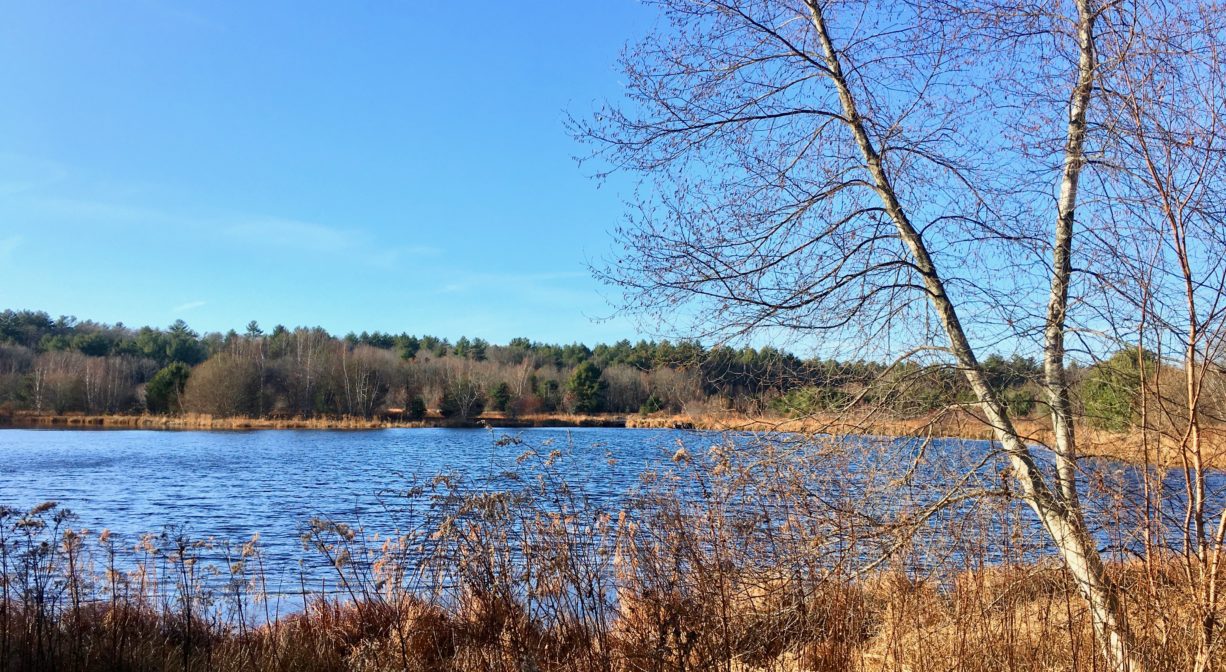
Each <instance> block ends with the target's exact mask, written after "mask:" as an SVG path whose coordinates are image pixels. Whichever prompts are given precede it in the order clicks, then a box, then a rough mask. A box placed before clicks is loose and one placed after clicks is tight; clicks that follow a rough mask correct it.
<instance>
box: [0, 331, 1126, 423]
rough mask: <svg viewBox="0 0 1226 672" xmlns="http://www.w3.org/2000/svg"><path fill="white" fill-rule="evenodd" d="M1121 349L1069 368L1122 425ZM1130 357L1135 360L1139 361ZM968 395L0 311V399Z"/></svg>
mask: <svg viewBox="0 0 1226 672" xmlns="http://www.w3.org/2000/svg"><path fill="white" fill-rule="evenodd" d="M1129 362H1130V360H1129V357H1128V354H1127V353H1122V354H1121V355H1120V356H1117V357H1115V358H1112V359H1109V360H1106V361H1105V362H1101V363H1098V364H1095V365H1093V366H1090V367H1086V368H1083V369H1075V371H1074V373H1075V378H1076V380H1077V382H1078V389H1079V391H1080V392H1081V396H1082V397H1084V406H1085V409H1086V411H1087V414H1088V415H1089V416H1090V417H1092V418H1095V419H1096V421H1097V422H1098V423H1099V424H1102V425H1103V426H1106V427H1110V428H1117V427H1120V426H1122V425H1123V424H1126V423H1127V422H1128V421H1129V419H1130V417H1131V415H1132V414H1133V413H1134V412H1135V408H1134V407H1135V405H1136V404H1135V399H1134V396H1135V392H1134V391H1135V389H1136V388H1137V385H1136V382H1137V381H1136V380H1134V378H1135V375H1133V374H1130V371H1134V370H1135V368H1136V367H1135V363H1134V364H1131V365H1130V364H1129ZM1130 367H1131V368H1130ZM984 368H985V370H986V371H987V372H988V374H989V380H990V384H991V385H992V386H994V387H995V388H997V389H998V390H1000V391H1001V393H1002V395H1003V397H1004V398H1005V399H1007V400H1008V403H1009V404H1010V405H1011V407H1012V408H1013V409H1014V410H1015V411H1016V412H1018V413H1019V414H1023V415H1025V414H1028V413H1032V412H1035V411H1036V407H1037V405H1038V402H1037V401H1036V395H1035V390H1036V389H1037V388H1036V381H1038V380H1039V379H1040V378H1041V375H1042V371H1041V367H1040V366H1039V364H1038V362H1036V361H1035V360H1034V359H1032V358H1028V357H1021V356H1013V357H1011V358H1004V357H1001V356H999V355H992V356H989V357H988V358H987V359H986V361H985V363H984ZM971 400H972V395H971V392H970V390H969V389H968V388H967V386H966V382H965V378H964V377H963V376H962V375H960V373H959V372H958V371H956V370H955V369H953V368H951V367H948V366H939V365H929V366H925V365H920V364H918V363H912V362H907V363H903V364H898V365H894V366H889V365H886V364H883V363H879V362H871V361H835V360H832V359H801V358H799V357H797V356H795V355H793V354H791V353H788V352H785V351H783V350H779V349H776V348H772V347H762V348H753V347H743V348H739V349H734V348H731V347H727V346H717V347H703V346H702V345H700V344H698V343H694V342H688V341H682V342H675V343H674V342H670V341H639V342H637V343H631V342H630V341H628V340H622V341H618V342H616V343H613V344H599V345H596V346H595V347H590V348H589V347H588V346H586V345H583V344H579V343H575V344H570V345H556V344H548V343H539V342H535V341H530V340H528V339H526V338H516V339H512V340H511V341H510V342H509V343H507V344H505V345H495V344H491V343H489V342H487V341H485V340H483V339H480V338H472V339H470V338H468V337H462V338H460V339H458V340H456V341H455V342H451V341H449V340H448V339H446V338H440V337H436V336H413V335H409V334H404V333H402V334H388V333H382V332H373V333H371V332H362V333H361V334H354V333H350V334H347V335H345V336H342V337H337V336H334V335H332V334H329V333H328V332H327V331H325V330H324V329H322V328H319V327H310V328H309V327H296V328H293V329H290V328H287V327H284V326H280V325H278V326H276V327H274V328H273V329H272V330H271V331H268V332H265V331H264V330H263V329H262V328H261V327H260V326H259V324H258V323H257V322H255V321H252V322H250V323H249V324H248V325H247V326H246V328H245V329H244V330H243V331H242V332H241V333H240V332H238V331H235V330H231V331H229V332H227V333H224V334H222V333H216V332H213V333H206V334H199V333H197V332H195V331H193V330H192V329H191V328H190V327H188V325H187V324H186V323H184V322H183V321H182V320H178V321H176V322H175V323H174V324H171V325H170V326H169V327H167V328H166V329H156V328H152V327H140V328H138V329H134V328H130V327H126V326H124V325H123V324H114V325H109V324H101V323H97V322H93V321H89V320H77V319H75V318H72V317H59V318H55V319H53V318H51V317H50V316H49V315H48V314H47V313H45V312H41V311H31V310H5V311H3V312H0V411H7V412H13V411H19V410H20V411H34V412H39V413H54V414H65V413H86V414H114V413H154V414H179V413H204V414H211V415H217V416H249V417H279V416H280V417H314V416H342V415H345V416H359V417H366V418H369V417H374V416H378V415H384V414H389V413H390V414H393V415H398V416H402V417H405V418H409V419H413V418H421V417H424V416H425V415H426V414H427V413H429V412H430V411H431V410H434V411H437V412H438V413H439V414H441V415H442V416H443V417H447V418H453V419H457V420H470V419H472V418H475V417H476V416H478V415H480V414H481V413H483V412H485V411H496V412H499V413H503V414H507V415H513V416H515V415H529V414H536V413H559V412H565V413H602V412H606V413H659V412H666V413H678V412H689V413H708V412H724V411H734V412H739V413H746V414H763V413H767V414H774V415H784V416H803V415H810V414H815V413H823V412H833V411H838V410H841V409H844V408H847V407H849V406H852V405H856V404H870V403H871V404H875V405H878V406H880V405H882V404H884V405H885V406H886V407H887V408H890V409H892V410H893V411H895V412H896V413H898V414H900V415H908V414H923V413H927V412H931V411H933V410H937V409H940V408H943V407H948V406H951V405H955V404H960V403H966V402H970V401H971Z"/></svg>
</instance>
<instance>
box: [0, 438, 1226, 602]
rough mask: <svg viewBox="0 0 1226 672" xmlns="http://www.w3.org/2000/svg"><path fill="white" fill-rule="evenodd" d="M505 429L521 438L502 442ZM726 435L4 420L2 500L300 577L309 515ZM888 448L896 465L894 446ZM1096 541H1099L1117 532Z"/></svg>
mask: <svg viewBox="0 0 1226 672" xmlns="http://www.w3.org/2000/svg"><path fill="white" fill-rule="evenodd" d="M507 436H510V437H514V439H515V440H514V441H507V440H506V439H505V437H507ZM727 440H732V441H733V442H741V443H742V444H747V443H748V441H749V437H748V436H744V435H742V436H741V437H739V438H738V437H737V436H732V437H731V439H729V437H727V436H725V435H720V434H716V433H711V432H693V431H677V430H646V429H630V430H628V429H610V428H572V429H559V428H539V429H527V430H481V429H386V430H371V431H320V430H301V431H295V430H268V431H241V432H240V431H218V432H204V431H137V430H93V431H90V430H19V429H6V430H0V504H3V505H8V506H13V507H17V508H20V509H28V508H30V507H32V506H34V505H36V504H38V503H40V502H43V501H48V500H53V501H56V502H58V503H59V504H60V505H61V506H63V507H67V508H69V509H71V510H72V511H73V512H74V513H76V514H77V516H78V521H77V522H76V523H75V526H77V527H83V528H87V529H90V530H93V531H95V532H96V531H99V530H101V529H104V528H105V529H109V530H111V531H112V533H114V534H117V535H120V538H122V539H124V540H125V542H127V543H129V544H131V543H134V540H136V539H138V538H139V535H141V534H143V533H148V532H154V533H157V532H161V531H162V530H164V529H167V528H168V527H173V528H175V529H178V530H181V531H182V532H184V533H186V534H187V535H189V536H191V537H193V538H208V537H213V538H216V539H220V540H229V541H233V542H239V543H241V542H242V541H245V540H246V539H248V538H250V537H251V535H253V534H255V533H259V534H260V535H261V543H262V545H263V547H264V549H265V554H266V561H267V563H268V569H269V570H271V573H272V574H273V575H274V576H277V575H279V576H281V577H282V579H283V580H285V581H288V582H290V583H293V582H294V581H296V580H297V579H296V577H297V575H298V571H299V568H300V567H303V566H304V565H303V564H301V563H304V562H306V563H308V564H309V563H312V562H314V563H322V560H321V559H320V558H318V557H313V556H312V555H311V554H310V553H307V552H304V550H303V546H302V542H301V534H302V532H303V530H304V527H305V525H306V523H307V521H308V520H309V519H311V518H312V517H323V518H329V519H333V520H337V521H344V522H348V523H358V524H362V525H364V526H365V527H366V528H367V529H368V530H372V531H377V532H381V533H385V534H386V533H390V532H393V531H394V526H395V522H394V520H393V519H391V518H389V514H388V512H387V510H386V509H385V507H384V505H383V502H384V501H385V500H384V499H383V495H384V494H386V493H387V492H389V491H394V490H396V489H398V488H403V487H405V486H406V485H407V484H410V483H412V482H414V481H419V480H420V479H423V478H428V477H431V476H433V475H435V474H438V473H442V472H452V473H458V474H462V475H464V476H465V477H466V478H468V479H470V480H472V481H473V482H475V483H478V484H480V483H481V482H483V481H485V482H489V483H491V484H496V483H497V482H498V479H499V478H500V476H499V475H500V474H504V473H505V472H506V471H508V470H513V469H515V467H516V458H517V457H519V456H520V455H521V454H523V453H524V451H525V450H527V449H530V448H531V449H535V450H537V451H538V452H542V453H548V452H550V451H552V450H555V449H556V450H562V451H563V452H564V453H566V459H565V460H563V461H561V462H559V465H560V466H559V469H560V471H561V473H562V475H563V476H564V477H565V479H566V481H567V482H568V483H570V484H571V485H573V486H576V487H578V488H580V489H582V491H583V492H584V493H585V494H586V495H589V496H591V497H593V498H594V499H596V500H597V501H599V502H604V503H607V504H608V507H609V509H610V510H615V509H616V507H617V506H618V501H619V499H620V498H621V497H623V496H625V495H626V493H628V492H630V491H631V490H632V489H633V488H634V487H635V485H636V484H637V483H639V482H640V476H641V474H642V473H643V472H644V471H645V470H652V469H658V468H661V467H663V466H665V465H671V464H672V462H671V460H672V458H673V456H674V453H675V452H676V451H677V450H678V448H679V447H682V446H684V447H685V448H686V449H687V450H689V451H690V452H692V453H694V454H699V453H700V452H703V451H706V450H707V449H708V448H709V447H710V446H712V445H714V444H717V443H721V442H723V441H727ZM781 440H782V439H781ZM953 446H957V447H958V448H957V450H956V451H955V450H954V448H953ZM989 449H990V446H989V444H987V443H986V442H967V441H946V442H940V441H938V442H936V443H935V444H934V447H933V451H934V452H936V453H939V454H954V453H955V452H956V453H957V454H958V455H960V456H962V457H961V458H959V459H965V456H967V455H971V456H973V455H976V454H980V455H982V454H984V453H986V452H987V451H988V450H989ZM942 450H945V453H941V451H942ZM881 459H882V460H883V461H886V462H888V461H889V460H893V459H896V456H888V455H887V456H885V457H883V458H881ZM937 459H947V458H939V457H938V458H937ZM859 464H860V465H861V466H847V465H844V468H846V469H847V470H848V471H851V472H855V471H857V470H860V469H862V468H864V467H863V465H864V463H863V462H861V463H859ZM895 466H898V465H895ZM947 466H948V465H947ZM1002 466H1003V463H1002V462H1001V461H1000V460H996V461H989V462H988V463H987V464H986V465H985V466H984V467H983V469H984V470H985V472H986V473H988V474H989V480H990V479H991V478H992V476H991V474H995V473H996V472H997V470H999V469H1000V468H1001V467H1002ZM1085 477H1086V478H1087V480H1090V481H1094V480H1097V481H1103V480H1108V481H1111V482H1112V483H1113V484H1114V485H1113V486H1112V488H1113V489H1114V491H1115V492H1116V493H1117V495H1118V494H1119V493H1120V492H1121V491H1122V492H1123V495H1122V498H1121V497H1120V496H1117V497H1115V498H1113V499H1111V500H1109V501H1108V500H1097V501H1096V500H1094V498H1093V497H1091V498H1090V499H1091V504H1090V506H1091V507H1093V508H1096V509H1097V511H1096V512H1095V513H1094V514H1093V515H1092V519H1093V518H1094V517H1101V516H1102V515H1117V516H1118V515H1119V513H1120V512H1121V510H1122V511H1124V512H1125V513H1130V512H1131V513H1135V512H1137V511H1139V510H1140V508H1139V507H1140V505H1139V504H1137V503H1136V502H1137V496H1138V495H1139V489H1140V488H1139V476H1138V474H1137V472H1136V470H1130V469H1125V468H1122V467H1121V466H1120V465H1118V464H1114V463H1101V464H1099V465H1097V466H1093V467H1091V468H1088V469H1087V472H1086V474H1085ZM1181 479H1182V477H1181V476H1180V475H1179V474H1177V473H1172V474H1168V478H1167V480H1168V484H1167V485H1168V488H1169V489H1170V490H1171V491H1172V492H1173V493H1177V492H1178V491H1179V490H1180V488H1181V482H1182V481H1181ZM1210 480H1211V483H1210V490H1211V492H1210V494H1211V497H1212V498H1213V499H1214V500H1216V501H1217V502H1219V503H1220V502H1221V501H1223V497H1224V496H1226V479H1224V478H1223V477H1222V475H1221V474H1214V475H1213V476H1212V478H1211V479H1210ZM828 483H831V484H835V486H836V487H848V488H853V489H854V487H856V477H855V475H854V474H839V475H838V478H837V479H835V480H832V481H828ZM1092 489H1093V488H1092ZM1172 496H1173V497H1176V498H1177V497H1178V495H1177V494H1176V495H1172ZM1022 515H1029V514H1028V513H1025V512H1023V513H1022ZM1039 536H1040V537H1041V535H1039ZM1101 539H1102V542H1103V544H1104V546H1107V545H1109V544H1110V543H1112V540H1110V539H1108V538H1106V537H1105V536H1104V537H1101ZM316 569H318V564H317V566H316Z"/></svg>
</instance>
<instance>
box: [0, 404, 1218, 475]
mask: <svg viewBox="0 0 1226 672" xmlns="http://www.w3.org/2000/svg"><path fill="white" fill-rule="evenodd" d="M453 424H454V423H451V422H449V421H448V420H446V419H444V418H442V417H441V416H439V415H438V414H437V413H434V414H431V415H429V416H427V417H426V418H425V419H423V420H420V421H409V420H403V419H398V418H395V417H375V418H362V417H353V416H340V417H326V416H320V417H311V418H303V417H289V418H246V417H217V416H212V415H203V414H194V413H188V414H183V415H174V416H170V415H48V414H37V413H32V412H18V413H14V414H11V415H0V425H8V426H16V427H67V428H112V429H120V428H128V429H193V430H251V429H357V430H362V429H388V428H416V427H441V426H450V425H453ZM1015 424H1016V426H1017V428H1018V430H1019V431H1020V432H1021V433H1022V435H1023V436H1025V437H1027V438H1029V439H1030V440H1031V441H1033V442H1035V443H1045V442H1047V441H1048V440H1050V438H1051V430H1050V427H1049V426H1048V425H1047V423H1046V422H1045V421H1043V420H1038V419H1034V418H1023V419H1019V420H1016V421H1015ZM468 426H474V427H481V426H490V427H627V428H632V429H636V428H637V429H687V430H688V429H698V430H709V431H738V432H758V433H762V432H789V433H798V434H805V435H813V434H829V435H837V436H849V435H867V436H927V437H944V438H955V439H971V440H991V439H993V438H994V436H993V434H992V430H991V427H989V426H988V424H987V423H986V421H984V420H983V418H982V417H980V416H979V415H977V414H976V413H975V412H972V411H969V410H965V409H950V410H945V411H941V412H937V413H932V414H929V415H926V416H923V417H908V418H895V417H888V416H884V415H874V416H870V417H854V416H850V415H828V416H808V417H804V418H784V417H774V416H766V415H758V416H747V415H740V414H736V413H719V414H716V413H704V414H693V415H691V414H654V415H629V416H626V415H618V414H573V413H537V414H530V415H523V416H515V417H512V416H507V415H505V414H502V413H496V412H490V413H486V414H484V415H482V416H480V417H479V418H477V420H476V421H475V422H473V423H469V425H468ZM1077 432H1078V443H1079V446H1080V448H1081V451H1082V454H1084V455H1087V456H1093V457H1108V458H1112V459H1117V460H1122V461H1125V462H1128V463H1131V464H1144V463H1149V464H1155V465H1160V466H1164V467H1169V466H1178V465H1179V456H1180V448H1179V446H1178V442H1177V441H1175V440H1172V439H1170V438H1169V437H1166V436H1159V435H1158V434H1157V433H1155V432H1151V433H1149V435H1148V436H1145V435H1143V434H1142V433H1141V432H1139V431H1134V432H1130V433H1120V432H1110V431H1106V430H1102V429H1096V428H1092V427H1089V426H1080V427H1078V429H1077ZM1201 433H1202V441H1203V445H1204V449H1205V455H1206V466H1207V468H1210V469H1221V468H1223V465H1226V427H1222V426H1217V425H1202V428H1201Z"/></svg>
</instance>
